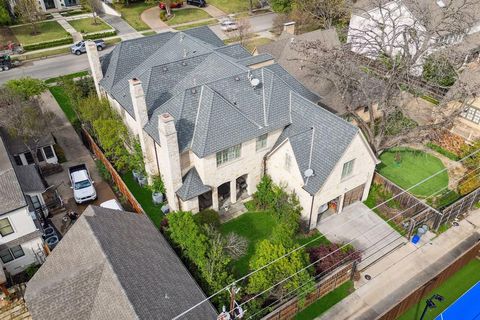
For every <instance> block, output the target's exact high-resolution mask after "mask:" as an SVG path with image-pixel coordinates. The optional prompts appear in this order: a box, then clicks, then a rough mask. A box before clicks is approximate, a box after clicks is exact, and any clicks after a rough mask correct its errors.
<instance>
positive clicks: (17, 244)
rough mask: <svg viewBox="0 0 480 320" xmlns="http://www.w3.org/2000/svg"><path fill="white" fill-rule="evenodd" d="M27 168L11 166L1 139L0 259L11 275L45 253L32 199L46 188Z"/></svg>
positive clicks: (40, 259) (36, 261)
mask: <svg viewBox="0 0 480 320" xmlns="http://www.w3.org/2000/svg"><path fill="white" fill-rule="evenodd" d="M30 168H31V167H17V168H15V169H14V166H13V164H12V163H11V160H10V157H9V155H8V153H7V150H6V148H5V145H4V143H3V140H2V138H0V190H1V191H0V260H1V262H2V265H3V267H5V268H6V270H7V271H8V272H9V273H10V274H12V275H13V274H17V273H19V272H21V271H23V270H25V268H27V267H28V266H30V265H31V264H38V263H41V262H42V261H43V260H42V258H43V256H44V251H43V240H42V232H41V231H40V223H39V221H38V219H37V217H36V216H35V208H34V206H35V205H34V201H36V200H40V199H41V198H42V197H41V191H42V189H43V191H45V187H44V186H43V185H41V184H40V183H41V181H39V180H38V179H37V177H38V173H36V171H33V170H31V169H30ZM17 170H18V171H17ZM23 188H25V190H23ZM35 197H37V198H38V199H35ZM40 201H43V199H42V200H40Z"/></svg>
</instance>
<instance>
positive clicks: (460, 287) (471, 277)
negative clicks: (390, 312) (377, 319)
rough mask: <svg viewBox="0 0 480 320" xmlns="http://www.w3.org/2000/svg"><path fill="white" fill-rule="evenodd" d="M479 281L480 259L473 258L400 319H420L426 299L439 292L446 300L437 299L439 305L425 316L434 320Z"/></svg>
mask: <svg viewBox="0 0 480 320" xmlns="http://www.w3.org/2000/svg"><path fill="white" fill-rule="evenodd" d="M478 281H480V261H479V260H478V259H473V260H472V261H471V262H469V263H468V264H467V265H465V266H464V267H463V268H462V269H460V271H458V272H457V273H455V274H454V275H453V276H452V277H450V278H449V279H448V280H447V281H445V282H444V283H443V284H442V285H440V286H439V287H438V288H436V289H434V290H433V291H432V292H428V293H427V294H425V296H424V297H423V298H422V300H421V301H420V302H419V303H418V304H416V305H415V306H413V307H412V308H410V309H409V310H408V311H407V312H405V313H404V314H403V315H402V316H401V317H400V318H398V319H399V320H414V319H420V315H421V314H422V311H423V308H424V307H425V302H426V299H427V298H430V297H431V296H432V294H434V293H437V294H439V295H441V296H443V297H444V298H445V300H444V301H443V302H437V301H435V304H436V305H437V307H436V308H435V309H430V310H428V311H427V314H426V315H425V318H424V320H433V319H435V317H436V316H438V315H439V314H440V313H441V312H442V311H444V310H445V309H447V308H448V307H449V306H450V305H451V304H452V303H454V302H455V301H456V300H457V299H458V298H460V296H461V295H462V294H464V293H465V292H467V291H468V289H470V288H471V287H472V286H474V285H475V284H476V283H477V282H478ZM459 320H460V319H459Z"/></svg>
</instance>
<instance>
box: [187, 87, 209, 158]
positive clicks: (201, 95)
mask: <svg viewBox="0 0 480 320" xmlns="http://www.w3.org/2000/svg"><path fill="white" fill-rule="evenodd" d="M205 88H207V89H210V90H212V89H211V88H209V87H208V86H206V85H202V87H201V89H200V98H199V99H198V106H197V114H196V115H195V124H194V125H193V133H192V140H190V148H191V147H192V146H193V142H194V140H195V133H196V132H197V124H198V117H199V115H200V107H201V106H202V101H203V90H204V89H205ZM212 91H213V90H212ZM208 121H210V113H209V114H208ZM203 145H205V144H203ZM202 151H205V147H204V150H202Z"/></svg>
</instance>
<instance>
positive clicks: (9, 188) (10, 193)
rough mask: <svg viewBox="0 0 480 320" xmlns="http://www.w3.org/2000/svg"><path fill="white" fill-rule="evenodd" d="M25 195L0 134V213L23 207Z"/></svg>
mask: <svg viewBox="0 0 480 320" xmlns="http://www.w3.org/2000/svg"><path fill="white" fill-rule="evenodd" d="M26 205H27V203H26V202H25V196H24V195H23V192H22V189H21V187H20V183H18V180H17V176H16V175H15V171H14V170H13V166H12V163H11V162H10V157H9V156H8V153H7V149H6V148H5V145H4V143H3V139H2V137H1V136H0V214H4V213H7V212H10V211H13V210H15V209H19V208H22V207H25V206H26Z"/></svg>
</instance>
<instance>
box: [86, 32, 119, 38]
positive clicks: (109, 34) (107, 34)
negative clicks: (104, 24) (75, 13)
mask: <svg viewBox="0 0 480 320" xmlns="http://www.w3.org/2000/svg"><path fill="white" fill-rule="evenodd" d="M82 33H83V31H82ZM115 35H117V31H115V30H110V31H105V32H96V33H88V34H86V35H84V36H83V39H84V40H95V39H101V38H107V37H113V36H115Z"/></svg>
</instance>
